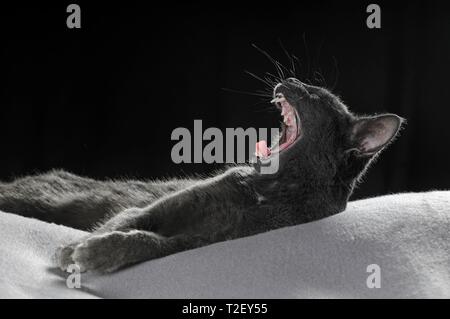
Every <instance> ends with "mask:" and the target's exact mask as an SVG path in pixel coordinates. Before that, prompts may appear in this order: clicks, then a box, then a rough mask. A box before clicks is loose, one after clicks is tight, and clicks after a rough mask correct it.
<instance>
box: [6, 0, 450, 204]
mask: <svg viewBox="0 0 450 319" xmlns="http://www.w3.org/2000/svg"><path fill="white" fill-rule="evenodd" d="M69 3H70V2H67V3H66V2H62V3H60V4H58V5H55V6H49V5H47V4H44V3H43V2H42V1H37V2H33V4H27V3H20V4H17V5H16V6H11V5H8V6H6V5H2V7H1V8H0V11H1V21H0V33H1V40H0V41H1V46H0V74H1V77H2V79H3V81H2V82H3V84H2V85H1V86H0V143H1V144H0V145H1V156H0V178H2V179H4V180H6V179H11V178H13V177H14V176H18V175H24V174H28V173H33V172H41V171H45V170H48V169H51V168H55V167H58V168H65V169H67V170H70V171H72V172H75V173H78V174H83V175H88V176H92V177H97V178H117V177H138V178H159V177H169V176H180V175H184V174H192V173H204V172H210V171H212V170H213V169H215V168H216V167H217V166H214V165H206V164H183V165H177V164H174V163H173V162H172V161H171V157H170V151H171V148H172V146H173V145H174V144H175V142H173V141H171V139H170V134H171V132H172V131H173V129H175V128H176V127H187V128H189V129H192V128H193V120H194V119H202V120H203V127H204V128H206V127H212V126H214V127H219V128H225V127H244V128H247V127H257V128H258V127H276V126H278V125H277V123H278V120H279V119H278V118H277V117H276V113H273V112H270V111H268V108H269V104H268V100H267V99H266V100H262V99H261V98H259V97H257V96H251V95H244V94H238V93H232V92H229V91H226V90H223V88H228V89H235V90H243V91H250V92H255V91H257V90H260V89H264V88H265V86H264V84H262V83H260V82H258V81H257V80H255V79H253V78H252V77H250V76H248V75H246V74H245V70H248V71H251V72H253V73H255V74H258V75H264V73H265V72H272V73H273V72H275V70H274V67H273V65H272V64H271V63H270V61H268V59H266V58H265V57H264V56H263V55H262V54H261V53H259V52H258V51H257V50H255V49H254V48H253V47H252V46H251V44H252V43H254V44H256V45H257V46H258V47H260V48H262V49H264V50H267V51H268V52H269V53H270V54H271V55H272V56H273V57H274V58H276V59H277V60H280V62H281V63H283V64H286V65H288V64H289V63H288V59H287V58H286V55H285V54H284V51H283V49H282V46H281V45H280V42H281V43H282V44H283V46H284V47H285V48H286V49H287V50H288V51H289V52H291V53H293V54H295V55H296V56H297V57H298V58H299V61H300V64H301V67H298V76H299V78H300V79H302V80H304V81H311V82H312V83H315V84H321V85H326V86H328V87H334V89H333V91H334V92H335V93H337V94H338V95H340V96H341V97H342V98H343V100H344V101H345V102H346V104H347V105H348V106H349V107H350V109H351V110H352V111H354V112H356V113H361V114H372V113H381V112H393V113H397V114H399V115H401V116H403V117H405V118H406V119H407V120H408V125H407V126H406V128H405V130H403V132H402V136H401V137H400V138H399V139H398V140H397V141H396V143H394V144H393V145H392V146H391V147H390V148H389V149H388V150H387V151H386V152H384V153H383V154H382V156H381V158H380V159H379V160H378V161H377V163H376V164H375V165H374V166H373V168H372V169H371V170H370V172H369V174H368V175H367V176H366V178H365V179H366V181H365V182H364V183H363V184H362V185H361V186H360V188H359V189H358V190H357V192H356V194H355V196H354V198H359V197H366V196H373V195H379V194H385V193H390V192H399V191H421V190H430V189H444V188H449V186H450V170H449V169H448V164H449V162H450V151H449V149H448V146H449V141H450V130H449V125H448V124H447V123H448V116H449V115H450V111H449V108H450V105H449V99H450V89H449V88H448V86H449V80H448V74H449V73H450V61H449V57H450V10H449V9H448V8H447V6H445V2H429V1H423V2H414V1H408V2H397V1H391V3H388V2H386V3H385V2H377V3H378V4H380V6H381V23H382V28H381V29H379V30H376V29H368V28H367V26H366V18H367V16H368V13H366V7H367V5H368V4H369V3H370V2H364V1H354V2H347V1H340V2H315V1H314V2H311V1H308V2H305V1H299V0H297V1H289V2H285V3H283V2H279V3H277V2H271V3H267V4H262V3H255V2H253V3H252V2H245V1H240V2H233V1H227V2H225V1H221V2H207V3H201V2H191V3H187V2H180V3H175V2H163V3H152V2H147V4H146V5H144V4H138V3H131V2H124V3H120V4H119V3H117V4H115V3H111V2H104V3H97V4H93V3H87V2H84V1H83V2H81V1H78V2H76V3H78V4H79V5H80V6H81V20H82V21H81V24H82V28H81V29H68V28H67V26H66V18H67V16H68V13H66V7H67V5H68V4H69ZM319 74H320V75H319ZM322 78H323V79H322ZM325 82H326V83H325Z"/></svg>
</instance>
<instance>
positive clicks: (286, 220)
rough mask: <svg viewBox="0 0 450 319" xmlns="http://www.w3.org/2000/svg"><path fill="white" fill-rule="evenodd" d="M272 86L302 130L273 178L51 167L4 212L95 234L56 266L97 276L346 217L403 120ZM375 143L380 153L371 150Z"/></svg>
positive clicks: (5, 192) (12, 191)
mask: <svg viewBox="0 0 450 319" xmlns="http://www.w3.org/2000/svg"><path fill="white" fill-rule="evenodd" d="M275 90H276V92H274V93H279V92H281V93H283V94H284V96H285V97H286V99H287V100H288V101H289V102H290V104H291V105H293V106H294V107H295V108H296V109H297V111H298V113H299V114H300V118H301V127H302V132H303V133H302V134H303V135H302V136H301V138H300V139H298V140H297V141H296V142H295V144H294V145H292V146H291V147H290V148H289V149H287V150H285V151H283V152H282V153H281V154H280V168H279V171H278V172H277V173H276V174H273V175H263V174H259V173H258V170H257V169H255V167H252V166H250V165H242V166H235V167H231V168H229V169H227V170H225V171H224V172H221V173H219V174H217V175H216V176H213V177H209V178H205V179H173V180H168V181H152V182H142V181H133V180H131V181H130V180H128V181H98V180H93V179H89V178H84V177H80V176H76V175H73V174H70V173H67V172H65V171H60V170H54V171H51V172H49V173H46V174H41V175H36V176H28V177H24V178H20V179H17V180H15V181H13V182H10V183H3V184H0V209H1V210H3V211H8V212H12V213H16V214H20V215H23V216H27V217H34V218H38V219H41V220H44V221H49V222H55V223H59V224H63V225H67V226H70V227H75V228H79V229H84V230H90V231H91V232H90V234H89V236H87V237H86V238H85V239H83V240H82V241H79V242H75V243H72V244H70V245H67V246H65V247H61V249H60V250H59V252H58V260H59V266H60V267H61V268H62V269H66V268H67V266H68V265H69V264H71V263H77V264H78V265H79V266H80V267H81V268H82V270H91V271H98V272H112V271H115V270H117V269H119V268H122V267H124V266H128V265H131V264H134V263H138V262H142V261H144V260H149V259H154V258H159V257H162V256H166V255H169V254H172V253H176V252H180V251H183V250H187V249H192V248H196V247H200V246H204V245H208V244H211V243H214V242H218V241H224V240H229V239H233V238H239V237H243V236H249V235H252V234H257V233H261V232H265V231H269V230H272V229H276V228H280V227H285V226H291V225H296V224H301V223H306V222H310V221H313V220H317V219H320V218H324V217H327V216H330V215H334V214H336V213H339V212H341V211H343V210H344V209H345V207H346V204H347V201H348V198H349V197H350V195H351V193H352V191H353V188H354V186H355V183H356V182H357V180H358V178H359V177H360V176H361V175H362V174H363V173H364V171H365V170H366V168H367V167H368V165H369V163H370V162H371V161H372V159H373V158H374V157H375V156H377V154H379V152H380V150H381V149H383V148H384V147H385V146H386V145H387V144H389V143H390V142H391V141H392V140H393V138H394V137H395V136H396V135H397V133H398V131H399V129H400V126H401V124H402V119H401V118H400V117H398V116H396V115H393V114H387V115H383V116H379V117H372V118H370V117H364V118H359V117H357V116H355V115H353V114H352V113H350V112H349V111H348V110H347V108H346V106H345V105H344V104H343V103H342V102H341V101H340V100H339V99H338V98H337V97H336V96H334V95H333V94H331V93H330V92H328V91H327V90H325V89H323V88H320V87H315V86H310V85H306V84H303V83H301V82H300V81H298V80H296V79H292V78H291V79H287V80H284V81H283V82H282V83H281V85H279V86H277V88H276V89H275ZM380 136H381V137H380ZM368 138H369V139H372V140H371V141H372V142H373V141H375V142H377V143H378V144H377V147H376V148H373V149H367V143H366V142H367V139H368ZM256 168H257V167H256Z"/></svg>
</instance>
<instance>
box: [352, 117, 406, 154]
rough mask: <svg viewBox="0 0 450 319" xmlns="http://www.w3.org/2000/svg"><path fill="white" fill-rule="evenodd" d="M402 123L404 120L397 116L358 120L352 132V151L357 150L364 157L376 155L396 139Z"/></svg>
mask: <svg viewBox="0 0 450 319" xmlns="http://www.w3.org/2000/svg"><path fill="white" fill-rule="evenodd" d="M402 121H403V120H402V118H401V117H399V116H397V115H395V114H383V115H378V116H373V117H364V118H360V119H358V120H357V121H356V122H355V124H354V125H353V127H352V131H351V143H352V149H356V150H357V151H358V154H359V155H362V156H370V155H373V154H375V153H376V152H378V151H380V150H381V149H383V147H385V146H386V145H388V144H389V143H390V142H391V141H392V140H393V139H394V137H395V136H396V135H397V133H398V131H399V129H400V126H401V124H402Z"/></svg>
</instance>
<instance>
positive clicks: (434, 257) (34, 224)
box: [0, 192, 450, 298]
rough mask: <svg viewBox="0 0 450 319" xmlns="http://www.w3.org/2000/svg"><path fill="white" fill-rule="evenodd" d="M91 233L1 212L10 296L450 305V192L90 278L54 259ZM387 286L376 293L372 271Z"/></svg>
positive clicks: (3, 270) (402, 198) (402, 197)
mask: <svg viewBox="0 0 450 319" xmlns="http://www.w3.org/2000/svg"><path fill="white" fill-rule="evenodd" d="M83 234H84V233H83V232H82V231H78V230H75V229H71V228H67V227H63V226H59V225H55V224H49V223H45V222H41V221H38V220H34V219H29V218H23V217H20V216H16V215H12V214H8V213H4V212H0V298H97V297H100V298H380V297H384V298H431V297H433V298H450V192H429V193H409V194H408V193H407V194H398V195H389V196H384V197H378V198H372V199H366V200H360V201H355V202H350V203H349V204H348V208H347V210H346V211H345V212H343V213H340V214H338V215H335V216H332V217H328V218H325V219H322V220H320V221H316V222H312V223H308V224H303V225H298V226H293V227H287V228H283V229H278V230H275V231H271V232H268V233H264V234H259V235H256V236H252V237H248V238H242V239H238V240H232V241H228V242H222V243H217V244H214V245H210V246H207V247H203V248H199V249H195V250H191V251H186V252H183V253H178V254H175V255H172V256H168V257H165V258H161V259H158V260H153V261H148V262H145V263H142V264H139V265H136V266H133V267H131V268H128V269H125V270H122V271H120V272H117V273H115V274H111V275H106V276H100V275H94V274H89V273H86V274H81V285H82V286H81V288H80V289H77V288H72V289H70V288H68V287H67V285H66V277H67V276H68V275H69V274H67V273H63V272H61V271H59V270H57V269H56V268H55V266H54V261H53V260H52V256H53V253H54V251H55V249H56V247H57V246H59V245H61V244H63V243H67V242H70V241H72V240H74V239H76V238H79V237H81V236H83ZM372 264H376V265H378V266H379V270H380V272H379V274H380V277H379V278H380V285H381V286H380V288H368V286H367V278H368V277H369V276H371V275H372V276H373V273H372V272H373V270H371V269H370V268H369V270H370V272H368V271H367V270H368V269H367V267H368V266H369V265H372Z"/></svg>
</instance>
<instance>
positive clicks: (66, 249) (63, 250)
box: [54, 244, 75, 271]
mask: <svg viewBox="0 0 450 319" xmlns="http://www.w3.org/2000/svg"><path fill="white" fill-rule="evenodd" d="M74 247H75V246H74V245H73V244H72V245H67V246H60V247H58V248H57V250H56V253H55V256H54V257H55V260H56V263H57V265H58V267H59V268H61V270H64V271H66V270H67V268H68V267H69V265H71V264H74V261H73V259H72V253H73V251H74Z"/></svg>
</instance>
